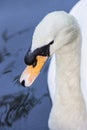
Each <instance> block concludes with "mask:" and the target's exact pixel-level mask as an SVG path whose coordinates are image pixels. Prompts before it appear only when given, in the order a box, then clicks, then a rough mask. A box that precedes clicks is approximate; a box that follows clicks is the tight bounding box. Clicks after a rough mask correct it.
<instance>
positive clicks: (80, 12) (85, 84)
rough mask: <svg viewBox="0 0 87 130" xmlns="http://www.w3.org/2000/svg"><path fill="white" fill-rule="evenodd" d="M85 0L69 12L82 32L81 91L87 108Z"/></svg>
mask: <svg viewBox="0 0 87 130" xmlns="http://www.w3.org/2000/svg"><path fill="white" fill-rule="evenodd" d="M86 12H87V0H80V1H79V2H78V3H77V4H76V5H75V6H74V7H73V8H72V10H71V11H70V14H72V15H73V16H74V17H76V19H77V20H78V23H79V25H80V28H81V32H82V48H81V84H82V85H81V86H82V87H81V89H82V93H83V96H84V99H85V103H86V108H87V69H86V68H87V13H86Z"/></svg>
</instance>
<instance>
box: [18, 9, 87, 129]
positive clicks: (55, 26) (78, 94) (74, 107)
mask: <svg viewBox="0 0 87 130" xmlns="http://www.w3.org/2000/svg"><path fill="white" fill-rule="evenodd" d="M80 55H81V31H80V27H79V25H78V23H77V20H76V19H75V18H74V17H73V16H72V15H70V14H68V13H66V12H64V11H55V12H51V13H49V14H48V15H46V16H45V17H44V18H43V20H42V21H41V22H40V23H39V24H38V25H37V26H36V28H35V31H34V34H33V38H32V46H31V48H30V49H29V50H28V52H27V54H26V56H25V59H24V60H25V63H26V64H27V67H26V68H25V70H24V71H23V73H22V75H21V77H20V83H21V84H22V85H23V86H25V87H29V86H31V84H32V83H33V82H34V81H35V79H36V78H37V77H38V75H39V73H40V71H41V69H42V67H43V66H44V64H45V62H46V61H47V59H48V57H50V56H51V57H52V60H51V63H50V66H49V70H48V88H49V92H50V97H51V100H52V109H51V112H50V115H49V120H48V126H49V129H50V130H87V126H86V125H87V123H86V122H87V111H86V104H85V101H84V97H83V94H82V91H81V83H80V60H81V58H80V57H81V56H80Z"/></svg>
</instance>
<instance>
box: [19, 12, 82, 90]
mask: <svg viewBox="0 0 87 130" xmlns="http://www.w3.org/2000/svg"><path fill="white" fill-rule="evenodd" d="M78 33H79V27H78V24H77V22H76V20H75V18H74V17H73V16H71V15H70V14H67V13H65V12H63V11H57V12H52V13H50V14H48V15H47V16H45V18H43V20H42V21H41V22H40V23H39V24H38V25H37V27H36V29H35V31H34V34H33V40H32V46H31V48H30V50H29V51H28V52H27V54H26V56H25V63H26V64H27V67H26V69H25V70H24V72H23V73H22V75H21V78H20V82H21V83H22V85H23V86H26V87H29V86H31V84H32V83H33V82H34V80H35V79H36V78H37V76H38V75H39V73H40V71H41V69H42V67H43V65H44V64H45V62H46V60H47V58H48V57H49V56H51V55H52V54H53V53H55V52H58V50H59V49H60V48H62V47H63V46H64V45H66V44H70V43H71V41H72V40H75V39H76V37H77V36H78Z"/></svg>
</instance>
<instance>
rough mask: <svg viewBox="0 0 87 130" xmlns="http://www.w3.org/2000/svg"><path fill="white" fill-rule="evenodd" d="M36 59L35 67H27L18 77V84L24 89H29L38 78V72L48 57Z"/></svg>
mask: <svg viewBox="0 0 87 130" xmlns="http://www.w3.org/2000/svg"><path fill="white" fill-rule="evenodd" d="M36 59H37V64H36V66H34V67H33V65H29V66H27V67H26V68H25V70H24V71H23V73H22V75H21V77H20V83H21V84H22V85H23V86H25V87H29V86H31V85H32V84H33V82H34V81H35V79H36V78H37V77H38V75H39V73H40V71H41V70H42V67H43V66H44V64H45V63H46V61H47V59H48V57H47V56H37V57H36Z"/></svg>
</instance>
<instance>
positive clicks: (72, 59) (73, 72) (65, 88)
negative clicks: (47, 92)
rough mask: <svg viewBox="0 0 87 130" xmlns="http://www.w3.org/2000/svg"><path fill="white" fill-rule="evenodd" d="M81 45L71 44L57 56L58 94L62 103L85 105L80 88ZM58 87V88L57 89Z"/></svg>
mask: <svg viewBox="0 0 87 130" xmlns="http://www.w3.org/2000/svg"><path fill="white" fill-rule="evenodd" d="M79 47H80V45H78V44H77V43H71V44H68V45H66V46H64V47H63V48H61V49H60V50H59V51H58V52H57V53H56V54H55V56H56V66H58V67H56V93H57V92H58V94H55V95H56V96H57V97H58V99H59V100H61V103H65V102H67V103H68V102H70V103H72V102H73V103H74V102H76V101H77V102H78V101H80V102H81V103H83V96H82V93H81V86H80V48H79ZM57 86H58V87H57Z"/></svg>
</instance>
